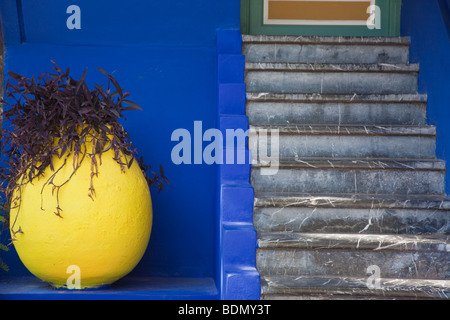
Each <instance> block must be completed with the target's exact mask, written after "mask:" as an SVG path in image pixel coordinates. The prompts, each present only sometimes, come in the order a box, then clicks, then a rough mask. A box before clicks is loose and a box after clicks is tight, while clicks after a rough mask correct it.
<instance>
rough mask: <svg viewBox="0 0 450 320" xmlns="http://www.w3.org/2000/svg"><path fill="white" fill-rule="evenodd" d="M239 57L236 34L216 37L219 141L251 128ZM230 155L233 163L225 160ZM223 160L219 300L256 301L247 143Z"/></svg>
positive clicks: (219, 33)
mask: <svg viewBox="0 0 450 320" xmlns="http://www.w3.org/2000/svg"><path fill="white" fill-rule="evenodd" d="M241 52H242V37H241V33H240V31H239V30H238V29H225V30H218V31H217V80H218V102H217V105H218V119H219V120H218V123H219V127H220V130H221V131H222V134H223V136H227V133H226V132H227V130H229V131H231V132H242V131H244V132H246V131H247V130H248V128H249V125H248V118H247V117H246V115H245V100H246V97H245V83H244V68H245V57H244V56H243V55H242V54H241ZM240 130H241V131H240ZM247 132H248V131H247ZM228 143H229V141H228ZM230 152H233V155H234V157H233V158H231V157H228V158H227V155H228V154H229V153H230ZM238 154H240V155H242V154H244V155H245V163H239V161H238V160H239V159H238V156H237V155H238ZM224 159H227V160H228V161H225V163H224V164H221V165H219V167H220V168H219V182H218V183H219V211H220V212H219V215H220V218H219V219H220V220H219V224H220V226H219V227H220V233H221V237H220V250H221V254H220V273H221V286H222V290H221V298H222V299H227V300H228V299H246V300H251V299H253V300H255V299H259V298H260V291H261V288H260V279H259V274H258V272H257V271H256V267H255V259H256V258H255V257H256V252H255V251H256V231H255V229H254V227H253V200H254V191H253V188H252V186H251V185H250V169H251V164H250V163H251V162H250V152H249V150H248V146H247V143H245V145H244V146H242V145H238V144H237V143H236V144H233V149H232V150H230V147H228V148H227V147H225V152H224ZM230 159H233V163H230V161H229V160H230Z"/></svg>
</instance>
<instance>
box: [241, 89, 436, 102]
mask: <svg viewBox="0 0 450 320" xmlns="http://www.w3.org/2000/svg"><path fill="white" fill-rule="evenodd" d="M246 97H247V101H249V102H278V101H279V102H298V103H301V102H306V103H327V102H328V103H339V102H341V103H427V99H428V96H427V94H408V93H406V94H384V95H383V94H381V95H377V94H368V95H363V94H352V95H349V94H342V95H336V94H320V93H312V94H302V93H272V92H247V94H246Z"/></svg>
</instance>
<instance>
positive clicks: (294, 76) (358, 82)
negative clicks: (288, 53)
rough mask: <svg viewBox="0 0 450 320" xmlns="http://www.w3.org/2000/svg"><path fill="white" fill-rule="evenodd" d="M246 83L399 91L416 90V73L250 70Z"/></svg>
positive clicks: (305, 89) (306, 89) (260, 87)
mask: <svg viewBox="0 0 450 320" xmlns="http://www.w3.org/2000/svg"><path fill="white" fill-rule="evenodd" d="M245 82H246V84H247V91H248V92H279V93H322V94H353V93H356V94H396V93H415V92H416V91H417V74H415V73H389V72H384V73H383V72H371V73H366V72H297V71H292V72H284V71H248V72H247V74H246V79H245Z"/></svg>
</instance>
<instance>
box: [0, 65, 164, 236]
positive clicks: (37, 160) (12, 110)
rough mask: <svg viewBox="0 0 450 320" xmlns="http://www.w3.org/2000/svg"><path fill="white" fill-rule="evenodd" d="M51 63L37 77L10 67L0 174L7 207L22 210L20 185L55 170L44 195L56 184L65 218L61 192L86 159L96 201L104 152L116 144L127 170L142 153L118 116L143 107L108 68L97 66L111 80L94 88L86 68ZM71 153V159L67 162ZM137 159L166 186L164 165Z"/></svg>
mask: <svg viewBox="0 0 450 320" xmlns="http://www.w3.org/2000/svg"><path fill="white" fill-rule="evenodd" d="M52 62H53V61H52ZM53 64H54V67H53V68H52V69H53V70H54V71H55V72H53V73H43V74H42V75H41V76H40V77H39V78H37V79H35V77H34V76H33V77H31V78H26V77H24V76H22V75H18V74H16V73H14V72H11V71H10V72H8V75H9V77H10V78H9V79H8V81H7V83H6V90H5V99H2V102H3V103H4V104H5V105H7V106H8V107H9V108H4V109H6V110H4V111H3V113H2V117H3V121H6V122H8V123H9V128H10V130H6V129H2V144H1V153H2V155H3V157H4V158H5V162H6V164H5V166H2V167H1V168H0V179H1V182H2V185H1V191H2V194H3V196H4V197H5V206H6V207H11V208H17V209H18V212H19V211H20V203H21V201H20V200H21V191H22V187H23V186H24V185H26V184H27V183H31V182H32V181H33V180H34V179H36V178H37V177H39V176H42V175H43V174H44V171H45V170H46V169H47V168H50V169H51V172H52V174H51V175H50V177H49V178H48V179H47V180H46V181H45V183H44V186H43V187H42V190H41V195H42V193H43V190H44V188H46V187H51V188H52V193H53V194H55V193H56V199H57V207H56V211H55V215H56V216H58V217H60V218H62V216H61V212H62V210H63V209H62V208H61V206H60V203H59V191H60V189H61V188H62V187H63V186H64V185H65V184H66V183H67V182H69V181H70V179H71V178H72V176H73V175H74V174H75V173H76V171H77V170H78V168H79V167H80V166H81V163H82V162H83V161H90V167H91V176H90V186H89V188H88V196H89V197H90V198H91V199H92V200H94V198H95V188H94V179H95V177H97V175H98V166H99V165H100V164H101V157H102V154H103V153H105V152H107V151H109V150H111V149H112V150H113V152H114V157H113V159H114V160H115V161H116V162H117V163H118V164H119V165H120V168H121V170H122V171H123V172H125V170H126V168H130V167H131V165H132V163H133V161H134V159H135V158H137V157H138V153H137V150H136V148H135V147H134V146H133V144H132V142H131V140H130V137H129V135H128V133H127V132H126V130H125V129H124V128H123V126H122V125H121V124H120V123H119V122H118V119H119V118H124V119H125V117H124V116H123V112H124V111H128V110H142V109H141V107H140V106H139V105H137V104H136V103H134V102H132V101H130V100H127V98H128V96H129V95H130V93H129V92H128V91H124V90H123V89H122V88H121V87H120V85H119V84H118V83H117V81H116V80H115V79H114V78H113V77H112V76H111V75H110V74H108V73H107V72H106V71H104V70H102V69H98V70H99V71H100V72H101V73H102V74H104V75H105V76H106V77H107V79H108V82H107V86H106V88H105V85H98V84H95V86H94V89H93V90H91V89H89V87H88V85H87V84H86V82H85V76H86V71H87V70H85V71H84V73H83V74H82V76H81V78H80V79H79V80H75V79H73V78H72V77H70V75H69V72H70V69H67V70H66V71H63V70H62V69H61V68H60V67H59V66H58V65H57V64H56V63H55V62H53ZM71 156H72V158H73V162H72V164H69V163H67V161H68V159H69V158H70V157H71ZM55 157H58V158H59V159H63V162H62V165H60V166H59V167H55V164H54V159H55ZM138 164H139V166H140V168H141V170H142V171H143V173H144V176H145V178H146V180H147V183H148V185H149V187H155V188H156V189H157V190H159V191H161V190H163V188H164V183H168V180H167V178H166V177H165V175H164V171H163V168H162V166H160V168H159V169H160V170H159V173H156V172H154V171H151V174H148V173H147V172H148V171H150V169H151V167H150V166H147V165H145V164H144V163H143V158H142V156H141V157H140V158H139V163H138ZM67 165H71V166H72V169H73V171H72V173H71V175H70V176H69V178H68V179H67V180H66V181H64V182H63V183H60V184H56V183H55V177H56V175H57V173H58V172H59V171H60V170H61V169H62V168H63V167H65V166H67ZM41 209H42V200H41ZM17 215H18V214H17ZM17 215H16V218H15V220H16V219H17ZM10 223H11V225H12V227H11V232H12V240H14V239H15V235H16V234H17V233H20V232H22V230H21V228H20V226H19V227H17V226H15V221H11V222H10Z"/></svg>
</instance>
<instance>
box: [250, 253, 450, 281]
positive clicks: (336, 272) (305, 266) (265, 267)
mask: <svg viewBox="0 0 450 320" xmlns="http://www.w3.org/2000/svg"><path fill="white" fill-rule="evenodd" d="M372 265H376V266H378V267H379V268H380V276H381V277H383V278H394V279H434V280H440V279H441V280H444V279H448V278H449V277H450V270H449V266H448V253H442V252H441V253H439V252H399V251H389V250H379V251H364V250H352V251H350V250H349V251H343V250H337V251H332V250H328V249H327V248H324V249H322V250H298V249H258V251H257V254H256V266H257V269H258V271H259V273H260V274H261V275H293V276H336V277H344V278H345V277H367V278H368V277H369V275H368V274H367V268H368V267H369V266H372Z"/></svg>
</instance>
